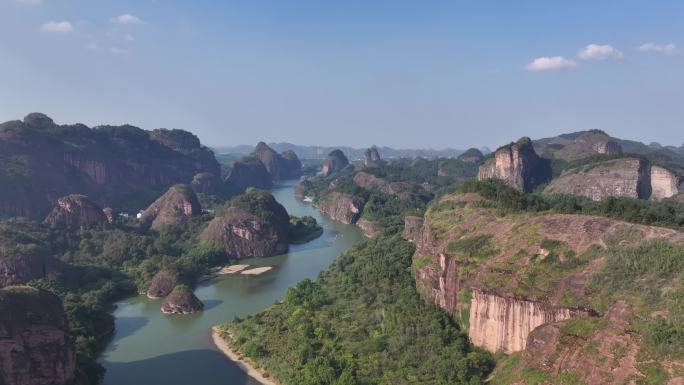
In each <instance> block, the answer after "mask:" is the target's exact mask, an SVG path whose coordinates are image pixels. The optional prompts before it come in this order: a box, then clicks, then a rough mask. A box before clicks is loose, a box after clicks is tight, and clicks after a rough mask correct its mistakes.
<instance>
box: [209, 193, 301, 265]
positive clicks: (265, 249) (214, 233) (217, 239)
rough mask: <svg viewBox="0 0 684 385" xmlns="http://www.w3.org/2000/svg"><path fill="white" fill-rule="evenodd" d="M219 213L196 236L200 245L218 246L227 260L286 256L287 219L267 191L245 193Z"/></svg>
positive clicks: (283, 209)
mask: <svg viewBox="0 0 684 385" xmlns="http://www.w3.org/2000/svg"><path fill="white" fill-rule="evenodd" d="M223 211H224V212H223V214H222V215H220V216H217V217H216V218H214V219H213V220H212V221H211V222H209V225H208V226H207V227H206V228H205V229H204V230H203V231H202V233H200V235H199V237H198V239H199V240H200V241H203V242H209V243H213V244H215V245H218V246H219V247H221V248H222V249H223V250H224V251H225V256H226V257H227V258H238V259H239V258H251V257H267V256H272V255H277V254H282V253H285V252H287V250H288V229H289V225H290V216H289V215H288V213H287V211H286V210H285V208H284V207H283V206H282V205H280V203H278V202H277V201H276V200H275V199H274V198H273V196H272V195H271V194H270V193H268V192H267V191H263V190H258V189H248V190H247V192H246V193H245V194H243V195H241V196H238V197H236V198H233V200H232V201H231V202H230V203H229V204H228V206H227V207H226V208H225V209H224V210H223Z"/></svg>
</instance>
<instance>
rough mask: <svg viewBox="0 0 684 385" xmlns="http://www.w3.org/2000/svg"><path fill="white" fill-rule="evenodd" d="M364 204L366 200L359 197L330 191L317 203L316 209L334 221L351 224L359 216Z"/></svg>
mask: <svg viewBox="0 0 684 385" xmlns="http://www.w3.org/2000/svg"><path fill="white" fill-rule="evenodd" d="M365 204H366V201H365V200H364V199H363V198H361V197H357V196H353V195H351V194H347V193H340V192H332V193H330V194H328V195H327V196H326V197H325V198H324V199H323V200H322V201H321V202H320V203H319V205H318V209H319V210H321V212H322V213H324V214H326V215H328V216H329V217H331V218H332V219H334V220H336V221H340V222H342V223H347V224H351V223H356V221H357V220H358V219H359V217H361V212H362V211H363V206H364V205H365Z"/></svg>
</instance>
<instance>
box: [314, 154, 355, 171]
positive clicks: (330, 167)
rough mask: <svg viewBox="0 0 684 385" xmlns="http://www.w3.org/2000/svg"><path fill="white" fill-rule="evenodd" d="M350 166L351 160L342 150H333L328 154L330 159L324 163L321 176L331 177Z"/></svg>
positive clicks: (326, 159)
mask: <svg viewBox="0 0 684 385" xmlns="http://www.w3.org/2000/svg"><path fill="white" fill-rule="evenodd" d="M347 166H349V159H347V157H346V156H345V155H344V153H343V152H342V151H340V150H333V151H332V152H330V154H328V157H327V158H325V160H324V161H323V167H322V168H321V174H323V176H329V175H331V174H334V173H336V172H340V171H342V170H344V169H345V168H346V167H347Z"/></svg>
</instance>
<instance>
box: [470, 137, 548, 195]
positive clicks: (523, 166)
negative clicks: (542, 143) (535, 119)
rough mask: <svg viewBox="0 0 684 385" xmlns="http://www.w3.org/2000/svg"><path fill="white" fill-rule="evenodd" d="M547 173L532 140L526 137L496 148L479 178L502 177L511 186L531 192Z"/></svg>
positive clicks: (480, 171)
mask: <svg viewBox="0 0 684 385" xmlns="http://www.w3.org/2000/svg"><path fill="white" fill-rule="evenodd" d="M547 174H548V171H547V170H545V169H544V164H543V161H542V160H541V159H540V158H539V156H538V155H537V153H536V152H535V151H534V147H532V141H531V140H530V138H527V137H525V138H521V139H520V140H518V141H517V142H515V143H511V144H509V145H507V146H504V147H501V148H499V149H498V150H496V153H495V154H494V158H493V159H489V160H487V161H486V162H485V163H484V164H483V165H482V166H480V170H479V172H478V174H477V179H478V180H484V179H500V180H501V181H503V182H504V183H505V184H506V185H507V186H509V187H513V188H514V189H516V190H519V191H524V192H529V191H532V190H533V189H534V187H535V186H536V185H538V184H539V183H541V182H542V181H543V180H544V179H545V177H546V176H547Z"/></svg>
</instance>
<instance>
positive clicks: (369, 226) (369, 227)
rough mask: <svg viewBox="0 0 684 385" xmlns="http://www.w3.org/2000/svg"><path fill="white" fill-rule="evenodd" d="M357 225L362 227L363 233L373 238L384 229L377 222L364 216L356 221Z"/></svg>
mask: <svg viewBox="0 0 684 385" xmlns="http://www.w3.org/2000/svg"><path fill="white" fill-rule="evenodd" d="M356 225H357V226H358V227H359V228H360V229H361V232H363V235H364V236H366V237H368V238H373V237H374V236H375V235H376V234H378V233H379V232H380V231H382V229H381V228H380V226H379V225H378V224H377V223H375V222H371V221H369V220H368V219H364V218H361V219H359V220H358V221H357V222H356Z"/></svg>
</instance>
